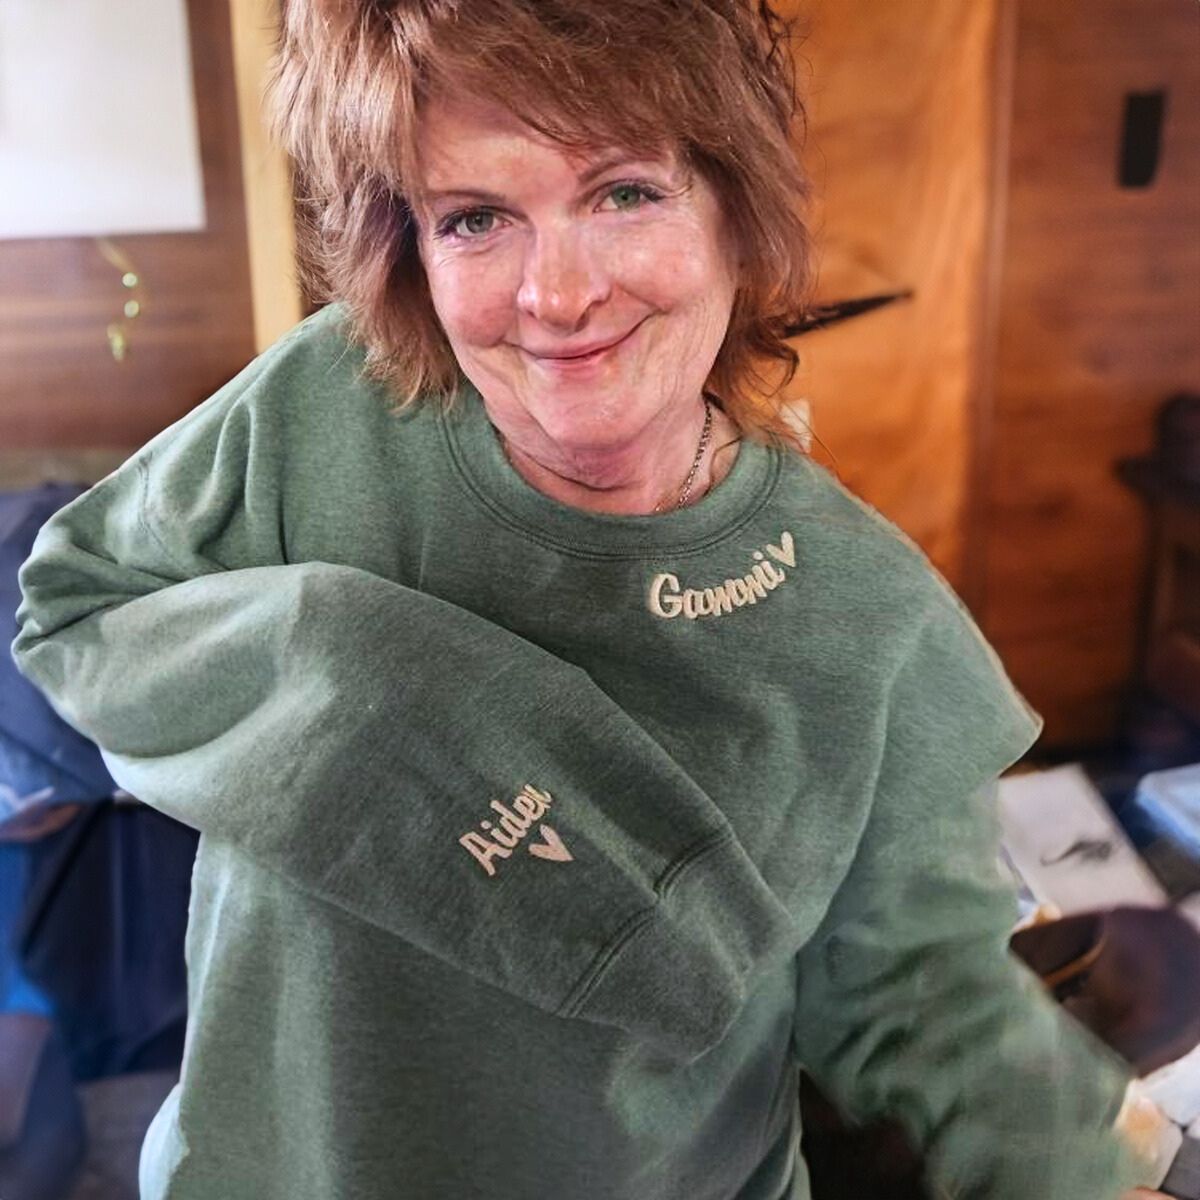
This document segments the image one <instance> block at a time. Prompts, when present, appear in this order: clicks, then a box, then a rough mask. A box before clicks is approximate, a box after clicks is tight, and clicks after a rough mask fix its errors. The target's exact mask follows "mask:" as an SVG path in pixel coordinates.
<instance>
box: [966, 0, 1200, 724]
mask: <svg viewBox="0 0 1200 1200" xmlns="http://www.w3.org/2000/svg"><path fill="white" fill-rule="evenodd" d="M1018 12H1019V20H1018V26H1017V39H1016V50H1017V53H1016V68H1015V79H1014V107H1013V114H1012V131H1011V158H1010V162H1009V192H1008V204H1007V209H1008V222H1007V234H1006V241H1005V246H1004V253H1003V257H1002V259H1001V261H1000V263H999V266H1000V270H1001V272H1002V277H1001V283H1000V309H999V343H998V352H997V359H996V382H995V410H994V415H993V420H992V439H991V450H990V454H989V456H988V464H989V479H988V480H987V483H986V488H985V495H986V501H987V503H986V508H985V511H984V524H983V526H982V527H981V528H980V530H979V532H980V535H981V542H980V544H981V547H982V550H983V554H982V561H981V567H982V572H983V579H984V596H985V599H984V603H983V606H982V614H983V622H984V627H985V631H986V632H987V633H988V634H989V636H990V637H991V638H992V640H993V641H994V643H995V644H996V646H997V648H998V649H999V651H1000V653H1001V655H1002V657H1003V658H1004V660H1005V662H1006V663H1007V664H1008V666H1009V668H1010V670H1011V671H1012V673H1013V675H1014V677H1015V679H1016V681H1017V683H1018V685H1019V686H1020V687H1021V688H1022V690H1023V691H1024V692H1025V693H1026V695H1027V696H1028V697H1029V699H1030V700H1031V702H1032V703H1033V704H1034V706H1035V707H1037V708H1038V709H1040V710H1041V712H1042V713H1043V715H1044V716H1045V718H1046V722H1047V730H1046V741H1047V742H1048V743H1059V744H1063V745H1066V744H1086V743H1093V742H1101V741H1104V740H1106V739H1108V738H1110V737H1111V736H1112V735H1113V734H1114V733H1115V732H1116V729H1117V726H1118V721H1119V717H1120V712H1121V707H1122V702H1123V699H1124V697H1125V695H1126V693H1127V690H1128V686H1129V684H1130V682H1131V680H1132V676H1133V673H1134V655H1135V648H1136V644H1137V623H1138V618H1139V612H1140V599H1141V594H1142V576H1143V571H1144V568H1145V555H1146V526H1145V522H1144V516H1143V509H1142V506H1141V504H1140V503H1139V502H1138V501H1137V500H1136V499H1135V497H1134V496H1133V495H1132V494H1130V493H1129V492H1128V491H1127V490H1126V489H1125V488H1124V487H1122V486H1121V485H1120V484H1119V483H1118V482H1117V481H1116V478H1115V476H1114V474H1113V466H1114V463H1115V461H1116V460H1117V459H1118V458H1120V457H1122V456H1126V455H1132V454H1139V453H1143V452H1145V451H1147V450H1148V449H1149V448H1150V446H1151V444H1152V441H1153V436H1154V433H1153V414H1154V411H1155V409H1156V408H1157V406H1158V405H1159V404H1160V403H1161V402H1162V400H1163V399H1164V398H1165V397H1166V396H1168V395H1169V394H1170V393H1172V392H1173V391H1176V390H1180V389H1183V388H1188V387H1190V388H1192V389H1195V388H1197V387H1200V6H1198V5H1197V4H1196V3H1195V0H1063V2H1062V3H1055V4H1044V3H1039V2H1036V0H1021V3H1020V4H1019V8H1018ZM1156 88H1167V89H1168V90H1169V99H1168V108H1167V117H1166V124H1165V128H1164V139H1163V155H1162V161H1161V166H1160V170H1159V175H1158V178H1157V179H1156V181H1155V182H1154V184H1153V186H1151V187H1149V188H1147V189H1145V190H1139V191H1129V190H1122V189H1121V188H1119V187H1118V185H1117V161H1118V142H1119V137H1120V131H1121V125H1122V114H1123V110H1124V100H1125V95H1126V93H1127V92H1137V91H1146V90H1152V89H1156Z"/></svg>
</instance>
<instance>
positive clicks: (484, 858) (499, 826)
mask: <svg viewBox="0 0 1200 1200" xmlns="http://www.w3.org/2000/svg"><path fill="white" fill-rule="evenodd" d="M553 802H554V801H553V799H552V797H551V795H550V793H549V792H542V791H539V790H538V789H537V788H535V787H533V786H532V785H531V784H528V783H527V784H526V785H525V786H524V787H523V788H522V789H521V791H520V793H519V794H518V795H516V796H514V797H513V798H512V800H511V801H510V802H509V803H510V804H511V805H512V808H508V807H506V806H505V805H503V804H501V803H500V801H499V800H493V801H492V802H491V804H490V805H489V807H490V808H493V809H495V811H496V812H497V813H499V814H500V820H499V822H492V821H480V822H479V827H480V829H483V830H486V831H487V832H486V834H483V833H476V832H474V831H472V832H471V833H464V834H463V835H462V837H460V838H459V839H458V842H459V845H460V846H462V847H463V848H464V849H465V850H466V851H467V852H468V853H469V854H470V855H471V857H472V858H473V859H475V861H476V862H477V863H478V864H479V865H480V866H481V867H482V868H483V869H484V870H485V871H486V872H487V873H488V875H495V874H496V868H495V866H494V865H493V863H492V859H493V858H510V857H511V856H512V852H513V851H514V850H515V849H516V848H517V847H518V846H519V845H520V844H521V842H522V840H523V839H524V838H525V836H526V834H528V833H529V830H530V827H531V826H532V825H533V823H534V821H538V820H540V819H541V818H542V817H543V816H545V814H546V810H547V809H548V808H549V807H550V805H551V804H552V803H553ZM513 809H516V811H515V812H514V811H513ZM538 833H539V834H540V836H541V838H542V840H541V841H540V842H530V843H529V846H528V849H529V853H530V854H533V855H536V856H537V857H538V858H548V859H550V860H551V861H552V862H572V861H574V859H573V856H572V854H571V852H570V851H569V850H568V849H567V848H566V846H564V845H563V843H562V838H560V837H559V836H558V834H557V833H555V832H554V830H553V829H551V828H550V826H549V825H543V826H542V827H541V828H540V829H539V830H538Z"/></svg>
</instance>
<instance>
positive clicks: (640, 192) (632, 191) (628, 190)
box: [605, 183, 662, 212]
mask: <svg viewBox="0 0 1200 1200" xmlns="http://www.w3.org/2000/svg"><path fill="white" fill-rule="evenodd" d="M605 198H606V199H610V198H611V199H612V200H614V201H615V202H616V206H617V209H618V211H620V212H631V211H633V210H634V209H637V208H641V201H643V200H645V201H647V202H649V203H651V204H653V203H654V202H655V201H658V200H661V199H662V196H661V194H660V193H658V192H656V191H655V190H654V189H653V188H649V187H647V186H646V185H645V184H642V183H618V184H616V185H615V186H613V187H610V188H609V189H608V191H607V192H606V193H605Z"/></svg>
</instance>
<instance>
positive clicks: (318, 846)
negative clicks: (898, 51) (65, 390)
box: [14, 306, 1130, 1200]
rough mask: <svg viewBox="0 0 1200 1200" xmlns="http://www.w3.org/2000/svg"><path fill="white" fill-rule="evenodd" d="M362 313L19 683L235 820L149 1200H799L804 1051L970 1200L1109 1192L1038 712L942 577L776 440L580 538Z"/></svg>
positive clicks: (142, 790)
mask: <svg viewBox="0 0 1200 1200" xmlns="http://www.w3.org/2000/svg"><path fill="white" fill-rule="evenodd" d="M343 320H344V317H343V313H342V311H341V310H340V308H338V307H337V306H333V307H331V308H328V309H325V310H324V311H323V312H321V313H320V314H318V315H317V316H316V317H314V318H311V319H310V320H308V321H306V322H305V323H304V324H302V325H301V326H299V327H298V328H297V329H296V330H294V331H292V332H291V333H290V334H289V335H288V336H286V337H285V338H284V339H283V340H282V341H281V342H279V343H278V344H277V345H276V346H275V347H273V348H272V349H271V350H270V351H268V352H267V353H266V354H265V355H264V356H262V357H261V358H260V359H258V360H257V361H256V362H254V363H253V364H251V365H250V366H249V367H248V368H247V369H246V370H245V371H244V372H243V373H242V374H241V375H239V376H238V377H237V378H236V379H234V380H233V381H232V382H231V383H230V384H229V385H228V386H226V387H225V388H224V389H222V390H221V391H220V392H219V393H217V395H215V396H213V397H212V398H211V399H210V400H208V401H207V402H205V403H204V404H201V405H200V406H199V407H198V408H196V409H195V410H194V411H192V412H191V413H189V414H188V415H187V416H186V417H184V418H183V419H182V420H181V421H179V422H177V423H176V424H175V425H173V426H172V427H171V428H169V429H168V430H166V431H165V432H164V433H162V434H161V435H159V436H158V437H156V438H155V439H154V440H153V441H151V442H150V443H149V444H148V445H147V446H145V447H144V448H143V449H142V450H140V451H138V452H137V453H136V454H135V455H134V456H133V457H132V458H131V459H130V460H129V461H128V462H127V463H125V464H124V465H123V466H122V467H121V468H120V469H119V470H118V471H116V472H115V473H114V474H112V475H110V476H109V477H108V478H107V479H105V480H103V481H102V482H100V483H99V484H97V485H96V486H95V487H94V488H92V489H91V490H90V491H88V492H86V493H85V494H84V495H82V496H81V497H79V499H77V500H76V501H74V502H73V503H71V504H70V505H68V506H67V507H66V508H65V509H63V510H61V511H60V512H59V513H58V514H56V515H55V516H54V517H53V518H52V519H51V521H50V522H49V523H48V524H47V525H46V527H45V528H44V529H43V530H42V532H41V534H40V536H39V538H38V540H37V543H36V545H35V547H34V550H33V554H32V556H31V558H30V559H29V561H28V562H27V563H26V564H25V567H24V568H23V571H22V575H21V583H22V588H23V592H24V602H23V604H22V607H21V609H20V612H19V614H18V615H19V621H20V634H19V636H18V638H17V641H16V643H15V644H14V653H15V656H16V660H17V662H18V663H19V665H20V667H21V669H22V670H23V671H24V672H26V674H27V675H28V676H29V677H30V678H31V679H33V680H34V681H35V682H36V683H37V684H38V685H39V686H40V687H41V688H43V689H44V690H45V692H46V694H47V695H48V696H49V698H50V700H51V701H52V703H53V704H54V706H55V707H56V708H57V709H58V711H59V712H60V713H61V714H62V715H63V716H64V717H65V718H66V719H67V720H68V721H69V722H71V723H72V724H73V725H74V726H76V727H77V728H78V729H80V730H82V731H83V732H84V733H86V734H88V735H89V736H90V737H92V738H94V739H95V740H96V742H98V743H99V745H100V746H101V747H102V748H103V750H104V755H105V760H106V762H107V764H108V766H109V768H110V770H111V771H112V774H113V776H114V778H115V779H116V780H117V782H118V783H119V784H120V785H121V786H122V787H123V788H125V789H127V790H128V791H130V792H132V793H133V794H134V795H135V796H138V797H139V798H141V799H142V800H143V801H144V802H146V803H147V804H150V805H152V806H154V807H155V808H158V809H160V810H162V811H163V812H165V813H167V814H168V815H170V816H172V817H175V818H177V819H179V820H180V821H183V822H185V823H187V824H188V825H191V826H193V827H195V828H196V829H198V830H200V832H201V834H202V837H201V840H200V849H199V855H198V858H197V861H196V866H195V872H194V876H193V884H192V905H191V920H190V926H189V931H188V942H187V962H188V976H189V999H190V1017H189V1025H188V1035H187V1045H186V1051H185V1057H184V1064H183V1072H182V1078H181V1080H180V1083H179V1085H178V1086H177V1087H176V1088H175V1090H174V1091H173V1092H172V1093H171V1095H170V1097H169V1098H168V1100H167V1101H166V1103H165V1104H164V1106H163V1108H162V1110H161V1111H160V1112H159V1114H158V1116H157V1117H156V1119H155V1121H154V1124H153V1125H152V1127H151V1130H150V1132H149V1134H148V1136H147V1140H146V1143H145V1146H144V1149H143V1153H142V1167H141V1179H142V1185H141V1186H142V1197H143V1200H427V1198H429V1200H433V1198H438V1200H441V1198H443V1197H451V1196H453V1197H455V1198H456V1200H465V1198H468V1197H480V1198H483V1197H487V1198H488V1200H542V1198H546V1200H568V1198H569V1200H781V1198H783V1197H789V1198H792V1200H802V1198H804V1197H806V1196H807V1195H808V1186H807V1180H806V1175H805V1171H804V1168H803V1164H802V1163H801V1162H800V1161H799V1158H798V1141H799V1125H798V1120H799V1118H798V1111H797V1072H798V1069H799V1067H800V1065H801V1064H803V1065H804V1066H805V1067H806V1068H807V1069H808V1070H809V1071H810V1072H811V1073H812V1075H813V1076H814V1077H815V1078H816V1079H817V1080H818V1081H819V1082H820V1083H821V1085H822V1086H823V1087H825V1088H826V1089H828V1090H829V1091H830V1092H831V1093H832V1094H833V1095H834V1096H835V1097H836V1098H837V1099H838V1100H839V1101H840V1102H841V1103H842V1104H843V1105H844V1106H845V1108H846V1110H847V1111H848V1112H849V1113H850V1114H852V1115H853V1116H856V1117H867V1116H870V1115H874V1114H881V1113H890V1114H894V1115H896V1116H898V1117H899V1118H900V1119H901V1120H902V1121H903V1122H904V1123H905V1124H906V1126H907V1127H908V1129H909V1130H910V1131H911V1133H912V1134H913V1136H914V1137H915V1138H916V1139H917V1140H918V1141H919V1143H920V1144H921V1145H922V1146H923V1147H924V1148H925V1149H926V1151H927V1154H928V1158H929V1163H930V1170H931V1172H932V1175H933V1178H934V1179H935V1181H936V1182H937V1183H938V1184H939V1185H940V1186H941V1188H942V1191H941V1192H939V1193H938V1195H939V1196H946V1197H954V1198H955V1200H968V1198H976V1197H979V1198H983V1197H986V1198H988V1200H1108V1198H1110V1197H1116V1196H1117V1195H1118V1193H1119V1192H1120V1191H1121V1189H1122V1185H1123V1184H1124V1183H1125V1182H1127V1181H1128V1179H1129V1178H1130V1176H1129V1171H1130V1164H1129V1163H1128V1162H1127V1161H1126V1160H1125V1158H1124V1157H1123V1152H1122V1150H1121V1149H1120V1146H1119V1143H1118V1141H1117V1139H1116V1137H1115V1135H1114V1134H1113V1133H1112V1132H1111V1124H1112V1122H1113V1120H1114V1118H1115V1117H1116V1114H1117V1110H1118V1108H1119V1105H1120V1102H1121V1098H1122V1093H1123V1090H1124V1086H1125V1082H1126V1076H1125V1072H1124V1070H1123V1069H1122V1067H1121V1066H1120V1065H1119V1064H1118V1063H1117V1062H1116V1060H1115V1059H1114V1058H1113V1057H1112V1056H1111V1055H1110V1054H1109V1052H1108V1051H1107V1050H1105V1049H1104V1048H1102V1047H1101V1046H1100V1045H1099V1044H1098V1043H1096V1042H1095V1041H1093V1040H1092V1039H1091V1037H1090V1035H1088V1034H1086V1033H1085V1032H1083V1031H1082V1030H1081V1029H1079V1028H1076V1027H1074V1026H1073V1025H1071V1024H1070V1023H1069V1022H1068V1019H1067V1018H1065V1017H1064V1016H1062V1015H1061V1014H1060V1013H1059V1011H1058V1010H1057V1009H1056V1008H1055V1007H1054V1006H1053V1005H1052V1004H1051V1002H1050V1001H1049V1000H1048V999H1047V998H1046V997H1045V996H1044V995H1043V993H1042V991H1041V989H1040V987H1039V986H1038V985H1037V984H1036V982H1035V981H1034V980H1033V979H1032V978H1031V977H1030V976H1029V975H1028V974H1027V973H1026V972H1025V971H1024V969H1023V968H1022V967H1020V966H1019V965H1017V964H1016V963H1015V962H1014V961H1013V960H1012V959H1010V958H1009V957H1008V955H1007V952H1006V939H1007V936H1008V933H1009V931H1010V928H1011V925H1012V922H1013V919H1014V914H1015V903H1014V900H1013V898H1012V896H1011V894H1010V892H1009V891H1008V889H1007V886H1006V885H1005V884H1004V882H1003V881H1002V880H1001V878H1000V875H999V873H998V871H997V869H996V866H995V854H996V844H997V828H996V821H995V815H994V812H993V807H992V801H991V784H992V783H993V781H994V779H995V778H996V776H997V774H998V773H999V772H1000V771H1001V770H1002V769H1004V768H1005V767H1006V766H1008V765H1009V764H1010V763H1012V762H1013V761H1014V760H1015V759H1016V758H1018V757H1019V756H1020V755H1021V754H1022V753H1023V752H1024V751H1025V750H1026V748H1027V747H1028V746H1029V745H1030V743H1031V742H1032V740H1033V739H1034V737H1035V736H1036V733H1037V728H1038V725H1037V721H1036V718H1035V717H1034V716H1033V715H1032V714H1031V713H1030V712H1029V710H1028V709H1027V708H1026V707H1025V706H1024V704H1023V703H1022V702H1021V700H1020V699H1019V698H1018V696H1017V695H1016V693H1015V692H1014V690H1013V689H1012V687H1011V686H1010V684H1009V683H1008V682H1007V680H1006V678H1005V676H1004V674H1003V672H1002V670H1001V668H1000V666H999V664H998V662H997V659H996V657H995V656H994V654H993V653H992V652H991V650H990V649H989V648H988V647H987V645H986V644H985V643H984V641H983V640H982V638H981V637H980V635H979V633H978V631H977V630H976V628H975V627H974V625H973V624H972V622H971V621H970V619H969V617H968V616H967V615H966V613H965V611H964V609H963V608H962V606H961V604H960V603H959V602H958V601H957V600H956V598H955V596H954V595H953V594H952V593H951V592H950V590H949V589H948V588H947V587H946V586H945V584H944V583H942V582H941V580H940V579H939V578H938V577H937V576H936V575H935V574H934V572H933V571H932V570H931V568H930V567H929V565H928V564H927V563H926V561H925V560H924V559H923V558H922V556H921V555H920V554H919V552H917V551H916V550H915V549H914V548H913V546H912V545H911V544H910V543H908V542H907V541H906V540H905V539H904V538H903V537H901V536H900V535H899V534H898V533H897V531H896V530H895V529H894V528H892V527H891V526H889V525H888V524H887V523H886V522H885V521H884V520H883V519H882V518H881V517H879V516H878V515H877V514H875V513H874V512H872V511H871V510H869V509H868V508H867V507H866V506H864V505H863V504H861V503H860V502H858V501H856V500H855V499H853V498H852V497H851V496H850V495H848V494H847V493H846V492H845V491H844V490H843V489H842V488H841V487H839V486H838V485H837V484H836V483H835V482H834V481H833V480H832V479H831V478H830V477H829V476H828V475H827V474H826V473H825V472H823V471H822V470H821V469H819V468H817V467H816V466H814V465H813V464H811V463H810V462H807V461H805V460H803V459H801V458H799V457H797V456H794V455H791V454H785V453H783V452H781V451H779V450H776V449H772V448H768V447H764V446H761V445H757V444H751V443H745V444H743V445H742V447H741V449H740V452H739V455H738V457H737V461H736V463H735V465H734V467H733V469H732V471H731V473H730V474H729V475H728V477H727V478H726V479H725V480H724V481H723V482H722V483H721V484H720V486H719V487H717V488H716V489H715V490H714V491H712V492H711V493H710V494H709V495H707V496H705V497H704V498H703V499H702V500H701V501H700V502H699V503H697V504H696V505H694V506H692V507H690V508H686V509H683V510H680V511H677V512H672V513H669V514H665V515H660V516H652V517H640V516H611V515H599V514H595V513H589V512H584V511H581V510H577V509H573V508H569V507H567V506H564V505H561V504H559V503H557V502H555V501H553V500H551V499H549V498H548V497H545V496H543V495H541V494H540V493H538V492H536V491H535V490H533V489H532V488H530V487H529V486H528V485H527V484H526V483H525V482H524V481H523V480H522V479H521V478H520V477H519V476H518V475H517V474H516V473H515V472H514V471H513V469H512V468H511V467H510V466H509V464H508V463H507V461H506V459H505V458H504V455H503V453H502V451H501V448H500V446H499V444H498V442H497V440H496V437H495V434H494V432H493V430H492V427H491V425H490V423H489V422H488V421H487V419H486V414H485V412H484V409H483V407H482V402H481V401H480V398H479V396H478V394H477V393H476V392H474V391H473V390H472V389H471V388H470V387H469V386H468V385H465V384H464V386H463V389H462V392H461V394H460V396H459V397H458V401H457V403H456V405H455V407H454V409H453V410H452V412H451V413H450V415H449V416H447V415H445V414H443V413H442V412H441V411H440V409H438V408H437V407H435V406H433V405H424V406H421V407H419V408H417V409H415V410H413V411H410V412H408V413H406V414H404V415H399V416H398V415H395V414H393V413H391V412H390V411H389V403H388V397H387V395H386V393H385V392H384V390H383V389H382V387H381V386H379V385H378V384H375V383H373V382H370V381H368V380H367V379H366V378H365V376H364V374H363V355H362V353H361V351H360V350H359V348H358V347H357V346H356V345H355V344H354V343H353V342H352V341H351V340H350V339H349V338H348V336H347V335H346V333H345V331H344V329H343V327H342V323H343Z"/></svg>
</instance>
